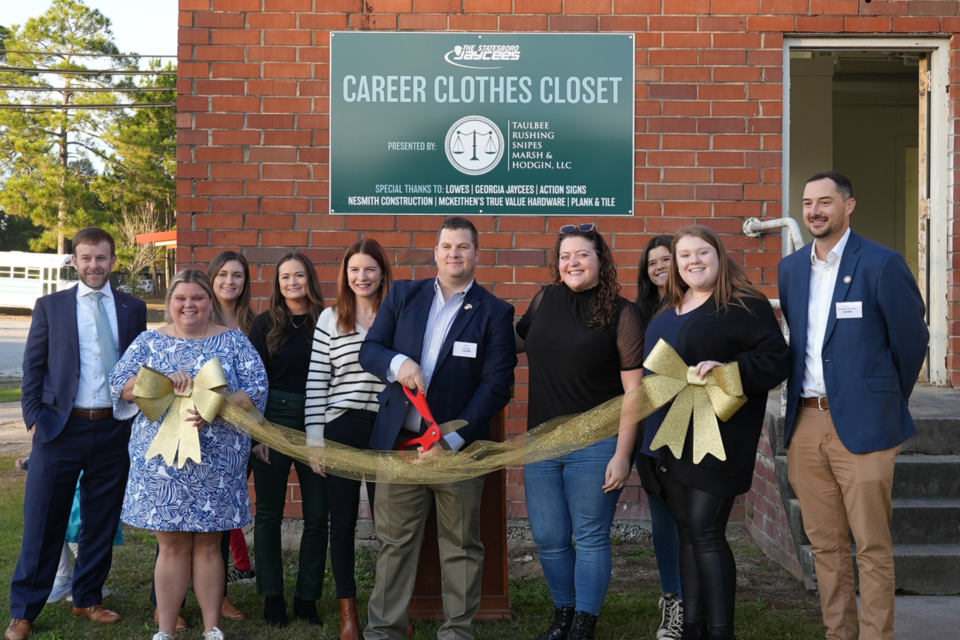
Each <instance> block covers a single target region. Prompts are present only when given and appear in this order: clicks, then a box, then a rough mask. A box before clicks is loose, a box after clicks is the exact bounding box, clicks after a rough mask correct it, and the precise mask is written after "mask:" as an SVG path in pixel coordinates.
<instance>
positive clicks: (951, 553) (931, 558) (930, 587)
mask: <svg viewBox="0 0 960 640" xmlns="http://www.w3.org/2000/svg"><path fill="white" fill-rule="evenodd" d="M854 556H856V548H854ZM893 561H894V566H895V571H896V575H897V592H898V593H906V594H916V595H928V596H936V595H941V596H942V595H956V594H960V544H895V545H893ZM800 564H801V565H802V566H803V567H804V569H805V570H804V573H805V574H806V568H807V567H811V566H813V554H812V553H811V552H810V545H804V546H803V547H801V549H800Z"/></svg>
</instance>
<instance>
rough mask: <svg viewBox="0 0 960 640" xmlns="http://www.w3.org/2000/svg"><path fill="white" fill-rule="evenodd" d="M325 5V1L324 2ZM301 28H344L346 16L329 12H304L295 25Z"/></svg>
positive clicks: (345, 26)
mask: <svg viewBox="0 0 960 640" xmlns="http://www.w3.org/2000/svg"><path fill="white" fill-rule="evenodd" d="M324 6H326V3H324ZM297 26H299V27H300V28H301V29H346V28H347V16H346V15H344V14H340V15H337V14H331V13H305V14H302V15H301V16H300V22H299V24H298V25H297Z"/></svg>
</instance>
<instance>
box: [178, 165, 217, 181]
mask: <svg viewBox="0 0 960 640" xmlns="http://www.w3.org/2000/svg"><path fill="white" fill-rule="evenodd" d="M208 166H209V165H205V164H189V163H185V162H180V163H178V164H177V177H178V178H196V179H199V180H205V179H207V176H208V173H209V169H208Z"/></svg>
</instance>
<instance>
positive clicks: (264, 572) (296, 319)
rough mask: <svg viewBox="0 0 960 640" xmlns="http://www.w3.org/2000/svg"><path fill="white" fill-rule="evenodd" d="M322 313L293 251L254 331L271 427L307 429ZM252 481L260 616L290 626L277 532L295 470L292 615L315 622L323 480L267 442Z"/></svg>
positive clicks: (315, 285)
mask: <svg viewBox="0 0 960 640" xmlns="http://www.w3.org/2000/svg"><path fill="white" fill-rule="evenodd" d="M321 311H323V296H322V295H321V293H320V284H319V282H318V281H317V273H316V270H315V269H314V267H313V263H312V262H311V261H310V259H309V258H308V257H307V256H305V255H303V254H302V253H299V252H297V251H293V252H291V253H288V254H287V255H285V256H283V257H282V258H280V261H279V262H277V267H276V273H275V274H274V278H273V292H272V293H271V295H270V305H269V308H268V309H267V311H266V312H264V313H261V314H260V315H259V316H257V319H256V320H254V322H253V329H252V330H251V331H250V342H252V343H253V346H254V347H256V349H257V351H258V352H259V353H260V356H261V357H262V358H263V363H264V365H265V366H266V369H267V377H268V379H269V381H270V389H269V394H268V396H267V408H266V410H265V411H264V416H265V417H266V419H267V420H269V421H271V422H276V423H277V424H280V425H283V426H285V427H289V428H291V429H296V430H298V431H304V430H305V428H306V427H305V418H304V407H305V395H306V389H307V375H308V372H309V369H310V346H311V344H312V342H313V331H314V328H315V327H316V325H317V318H319V317H320V312H321ZM253 455H254V460H253V484H254V487H255V488H256V492H257V502H256V504H257V518H256V521H255V522H254V528H253V539H254V546H255V547H256V549H257V592H258V593H260V594H262V595H263V596H264V609H263V617H264V620H266V622H267V624H269V625H271V626H275V627H286V626H287V625H288V624H289V621H288V618H287V610H286V604H285V602H284V599H283V582H284V580H283V559H282V557H281V551H280V527H281V525H282V524H283V507H284V504H285V503H286V496H287V478H288V476H289V475H290V466H291V465H293V466H294V467H295V468H296V470H297V478H298V479H299V481H300V492H301V495H302V498H301V500H302V506H303V535H302V536H301V538H300V565H299V571H298V573H297V586H296V591H295V592H294V596H293V615H294V617H295V618H301V619H303V620H306V621H307V622H309V623H311V624H315V625H322V624H323V621H322V620H321V619H320V617H319V616H318V615H317V600H319V599H320V596H321V595H322V592H323V573H324V568H325V565H326V562H327V486H326V479H325V478H323V477H322V476H319V475H317V474H315V473H313V471H312V470H311V469H310V466H309V465H307V464H305V463H302V462H300V461H297V460H294V459H292V458H290V457H288V456H286V455H284V454H282V453H280V452H278V451H274V450H273V449H270V448H268V447H267V445H265V444H258V445H257V446H255V447H254V448H253Z"/></svg>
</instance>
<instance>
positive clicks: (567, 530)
mask: <svg viewBox="0 0 960 640" xmlns="http://www.w3.org/2000/svg"><path fill="white" fill-rule="evenodd" d="M550 271H551V275H552V276H553V278H554V281H555V284H552V285H548V286H546V287H544V288H543V289H542V290H541V291H540V292H539V293H538V294H537V295H536V297H534V299H533V301H532V302H531V303H530V308H529V309H528V310H527V312H526V313H525V314H524V316H523V318H522V319H521V320H520V322H519V323H518V324H517V335H518V336H519V337H520V338H521V339H522V340H523V341H524V347H525V349H526V352H527V356H528V358H529V362H530V401H529V405H528V408H529V417H528V426H529V427H530V428H533V427H535V426H537V425H539V424H542V423H544V422H546V421H548V420H551V419H553V418H556V417H559V416H566V415H571V414H577V413H582V412H584V411H588V410H590V409H593V408H594V407H596V406H597V405H599V404H602V403H604V402H606V401H607V400H611V399H613V398H616V397H617V396H620V395H622V394H623V393H625V392H629V391H632V390H634V389H636V388H637V387H638V386H639V385H640V379H641V376H642V371H643V369H642V363H643V357H642V354H643V329H642V326H641V324H640V316H639V313H638V312H637V308H636V306H635V305H634V304H633V303H631V302H629V301H628V300H625V299H624V298H621V297H620V285H619V284H617V268H616V265H615V264H614V262H613V256H612V254H611V253H610V249H609V247H608V246H607V243H606V242H604V239H603V237H602V236H601V235H600V234H599V232H597V230H596V229H595V228H594V225H593V224H583V225H580V226H579V227H575V226H573V225H568V226H564V227H561V228H560V236H559V237H558V238H557V243H556V246H555V247H554V249H553V253H552V254H551V261H550ZM624 422H625V423H621V425H620V434H619V436H614V437H612V438H609V439H607V440H603V441H601V442H598V443H596V444H594V445H592V446H589V447H586V448H585V449H582V450H580V451H576V452H574V453H570V454H568V455H565V456H562V457H560V458H557V459H556V460H549V461H546V462H538V463H535V464H530V465H527V467H526V469H525V471H524V478H525V483H526V494H527V513H528V515H529V518H530V528H531V530H532V531H533V537H534V540H535V541H536V543H537V550H538V551H539V554H540V563H541V564H542V565H543V571H544V574H545V575H546V577H547V582H548V583H549V585H550V590H551V592H552V593H553V602H554V607H555V609H554V617H553V622H552V624H551V625H550V627H549V628H548V629H547V630H546V631H545V632H544V633H543V634H541V635H540V636H538V640H564V639H569V640H574V639H576V640H585V639H592V638H594V637H595V629H596V624H597V616H598V615H599V613H600V607H601V606H602V604H603V600H604V598H605V597H606V593H607V588H608V587H609V585H610V575H611V550H610V527H611V525H612V523H613V516H614V513H615V512H616V507H617V500H618V499H619V497H620V491H621V490H622V489H623V486H624V484H625V483H626V481H627V476H628V475H629V474H630V467H631V464H632V456H633V448H634V444H635V442H636V424H635V423H633V424H630V423H629V420H628V419H627V418H626V417H625V418H624Z"/></svg>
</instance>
